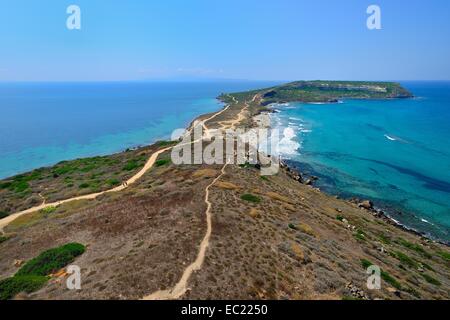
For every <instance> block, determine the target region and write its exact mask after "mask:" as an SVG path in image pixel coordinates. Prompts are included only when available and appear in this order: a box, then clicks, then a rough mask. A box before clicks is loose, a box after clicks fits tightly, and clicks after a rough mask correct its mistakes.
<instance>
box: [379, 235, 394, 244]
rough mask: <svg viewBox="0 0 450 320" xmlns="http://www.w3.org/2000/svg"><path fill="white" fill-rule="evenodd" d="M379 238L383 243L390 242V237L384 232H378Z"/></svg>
mask: <svg viewBox="0 0 450 320" xmlns="http://www.w3.org/2000/svg"><path fill="white" fill-rule="evenodd" d="M379 239H380V241H381V242H382V243H384V244H391V239H389V238H388V237H386V236H385V235H384V234H380V236H379Z"/></svg>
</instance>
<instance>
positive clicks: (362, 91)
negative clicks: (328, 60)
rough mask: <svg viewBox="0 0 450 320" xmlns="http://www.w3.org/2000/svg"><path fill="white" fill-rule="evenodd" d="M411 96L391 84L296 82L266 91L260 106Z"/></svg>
mask: <svg viewBox="0 0 450 320" xmlns="http://www.w3.org/2000/svg"><path fill="white" fill-rule="evenodd" d="M410 97H413V95H412V94H411V93H410V92H409V91H408V90H406V89H405V88H403V87H402V86H401V85H400V84H399V83H394V82H368V81H320V80H318V81H295V82H291V83H288V84H284V85H281V86H277V87H273V88H269V89H266V92H265V93H264V94H263V96H262V98H263V104H264V105H267V104H270V103H283V102H292V101H299V102H337V100H339V99H392V98H410Z"/></svg>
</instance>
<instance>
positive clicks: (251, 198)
mask: <svg viewBox="0 0 450 320" xmlns="http://www.w3.org/2000/svg"><path fill="white" fill-rule="evenodd" d="M241 199H242V200H245V201H249V202H253V203H259V202H261V199H260V198H259V197H257V196H255V195H253V194H250V193H246V194H243V195H242V196H241Z"/></svg>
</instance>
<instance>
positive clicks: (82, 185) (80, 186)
mask: <svg viewBox="0 0 450 320" xmlns="http://www.w3.org/2000/svg"><path fill="white" fill-rule="evenodd" d="M78 188H80V189H86V188H89V183H87V182H84V183H82V184H80V185H79V186H78Z"/></svg>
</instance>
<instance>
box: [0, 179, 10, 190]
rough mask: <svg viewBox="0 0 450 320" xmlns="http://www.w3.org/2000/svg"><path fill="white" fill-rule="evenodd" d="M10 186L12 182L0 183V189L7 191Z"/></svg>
mask: <svg viewBox="0 0 450 320" xmlns="http://www.w3.org/2000/svg"><path fill="white" fill-rule="evenodd" d="M11 185H12V182H10V181H7V182H2V183H0V189H8V188H10V187H11Z"/></svg>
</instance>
